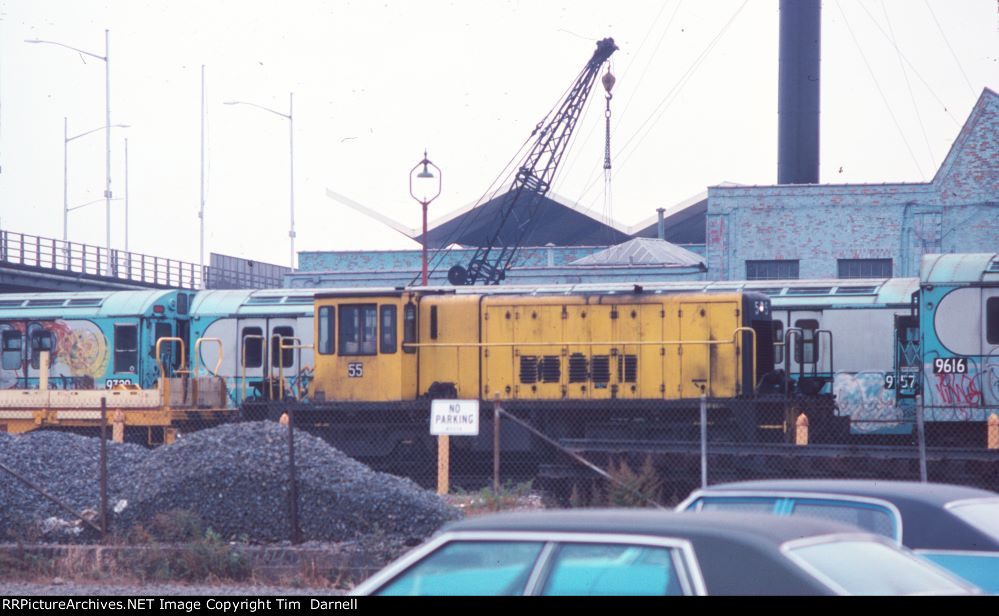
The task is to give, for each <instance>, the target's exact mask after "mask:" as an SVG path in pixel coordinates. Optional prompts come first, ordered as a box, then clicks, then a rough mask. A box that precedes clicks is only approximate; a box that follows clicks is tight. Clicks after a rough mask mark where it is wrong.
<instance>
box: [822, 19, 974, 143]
mask: <svg viewBox="0 0 999 616" xmlns="http://www.w3.org/2000/svg"><path fill="white" fill-rule="evenodd" d="M858 4H859V5H860V8H862V9H864V12H865V13H867V17H868V18H869V19H870V20H871V22H872V23H873V24H874V26H875V27H876V28H877V29H878V32H880V33H881V35H882V36H883V37H885V38H886V39H888V42H889V43H891V45H892V47H894V48H895V51H897V52H898V54H899V56H901V58H902V59H903V60H905V64H906V65H907V66H908V67H909V70H911V71H912V74H913V75H915V76H916V77H918V78H919V80H920V81H921V82H923V85H924V86H926V90H927V91H928V92H929V93H930V95H931V96H933V98H935V99H936V101H937V102H938V103H940V107H942V108H943V110H944V113H946V114H947V115H948V116H949V117H950V119H951V120H953V121H954V124H956V125H957V126H961V122H960V121H959V120H958V119H957V118H955V117H954V114H953V113H951V112H950V109H948V108H947V103H945V102H943V100H942V99H941V98H940V97H939V96H937V93H936V91H934V90H933V88H932V87H931V86H930V84H929V83H928V82H927V81H926V79H924V78H923V76H922V74H921V73H920V72H919V70H918V69H916V66H915V65H914V64H913V63H912V62H910V61H909V59H908V58H906V57H905V54H903V53H902V50H901V49H899V47H898V45H896V44H895V42H894V41H893V40H892V38H891V37H890V36H888V33H887V32H885V31H884V28H882V27H881V24H879V23H878V21H877V20H876V19H874V16H873V15H871V13H870V11H868V10H867V7H866V6H864V3H863V2H859V3H858ZM840 12H841V13H842V12H843V9H840Z"/></svg>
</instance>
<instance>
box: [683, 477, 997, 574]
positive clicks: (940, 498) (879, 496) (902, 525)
mask: <svg viewBox="0 0 999 616" xmlns="http://www.w3.org/2000/svg"><path fill="white" fill-rule="evenodd" d="M677 510H678V511H738V512H752V513H768V514H772V515H776V516H781V517H788V518H790V517H802V516H804V517H819V518H826V519H831V520H836V521H839V522H846V523H848V524H852V525H853V526H857V527H860V528H862V529H864V530H866V531H868V532H871V533H875V534H878V535H882V536H884V537H888V538H890V539H892V540H894V541H895V542H896V543H898V544H899V545H903V546H905V547H907V548H909V549H911V550H913V551H914V552H916V553H918V554H919V555H921V556H923V557H924V558H927V559H929V560H931V561H933V562H935V563H936V564H938V565H940V566H942V567H944V568H946V569H948V570H950V571H951V572H952V573H955V574H957V575H959V576H961V577H963V578H964V579H966V580H968V581H970V582H972V583H973V584H975V585H976V586H978V587H979V588H981V589H982V590H985V591H986V592H989V593H993V594H999V494H996V493H994V492H990V491H988V490H981V489H978V488H969V487H965V486H954V485H945V484H934V483H917V482H907V481H879V480H823V479H800V480H797V479H795V480H764V481H747V482H740V483H727V484H719V485H714V486H710V487H708V488H704V489H701V490H696V491H695V492H693V493H692V494H691V495H690V496H689V497H688V498H687V499H686V500H685V501H684V502H682V503H680V505H679V506H677Z"/></svg>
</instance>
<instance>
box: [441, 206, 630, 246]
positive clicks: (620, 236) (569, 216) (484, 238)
mask: <svg viewBox="0 0 999 616" xmlns="http://www.w3.org/2000/svg"><path fill="white" fill-rule="evenodd" d="M508 199H510V193H504V194H503V195H500V196H498V197H496V198H494V199H491V200H489V201H487V202H485V203H483V204H482V205H480V206H478V207H474V208H472V209H470V210H467V211H465V212H462V213H459V214H458V215H456V216H453V217H451V218H450V219H449V220H446V221H445V222H443V223H441V224H439V225H437V226H436V227H434V228H432V229H430V230H429V231H428V232H427V243H428V245H429V246H430V247H431V248H441V247H444V246H449V245H451V244H460V245H462V246H485V245H486V244H487V243H488V242H489V240H490V239H491V238H492V236H493V234H495V233H496V230H497V229H496V226H497V225H498V224H499V221H500V216H501V215H502V210H503V208H504V206H505V204H506V201H507V200H508ZM525 201H526V199H525ZM526 206H527V204H526V203H523V202H522V203H520V204H518V205H517V207H516V208H515V209H514V211H513V212H511V214H510V216H509V217H508V218H507V220H506V224H505V225H503V227H502V228H501V229H500V230H499V235H498V237H497V239H496V241H495V245H496V246H506V245H512V244H513V243H515V242H517V243H519V245H520V246H544V245H546V244H554V245H555V246H593V245H609V244H617V243H619V242H623V241H625V240H627V239H628V238H629V235H628V234H627V233H625V232H623V231H620V230H618V229H616V228H615V227H613V226H611V225H609V224H607V223H606V222H603V221H600V220H597V219H596V218H594V217H593V216H592V215H590V214H589V213H587V212H586V211H583V210H582V209H581V208H579V209H577V208H575V207H572V206H570V205H568V204H565V203H563V202H561V201H560V200H556V199H555V198H550V197H542V198H541V200H540V202H539V203H538V205H537V209H536V211H535V215H534V216H533V217H530V216H529V215H528V212H527V211H526V210H527V207H526ZM521 234H523V235H522V236H521ZM518 239H519V242H518V241H517V240H518Z"/></svg>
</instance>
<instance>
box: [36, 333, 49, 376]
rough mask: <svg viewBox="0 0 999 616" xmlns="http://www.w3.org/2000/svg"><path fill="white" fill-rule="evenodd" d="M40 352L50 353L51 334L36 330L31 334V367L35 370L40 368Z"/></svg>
mask: <svg viewBox="0 0 999 616" xmlns="http://www.w3.org/2000/svg"><path fill="white" fill-rule="evenodd" d="M42 351H48V352H49V353H50V354H51V353H52V332H50V331H45V330H44V329H38V330H35V331H33V332H31V367H32V368H34V369H35V370H37V369H38V368H39V367H40V362H41V355H42ZM49 361H52V359H51V355H50V356H49Z"/></svg>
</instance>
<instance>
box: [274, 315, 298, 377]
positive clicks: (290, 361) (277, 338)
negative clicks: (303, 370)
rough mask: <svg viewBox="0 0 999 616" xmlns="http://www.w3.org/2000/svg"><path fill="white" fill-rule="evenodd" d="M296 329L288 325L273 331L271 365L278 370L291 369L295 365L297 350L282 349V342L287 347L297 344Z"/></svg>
mask: <svg viewBox="0 0 999 616" xmlns="http://www.w3.org/2000/svg"><path fill="white" fill-rule="evenodd" d="M294 338H295V329H294V328H292V327H288V326H287V325H281V326H279V327H275V328H274V329H273V330H271V365H272V366H274V367H276V368H290V367H292V366H293V365H294V364H295V349H285V348H281V342H282V341H283V342H284V344H285V345H290V344H295V343H296V342H297V340H294Z"/></svg>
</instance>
